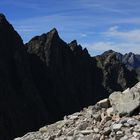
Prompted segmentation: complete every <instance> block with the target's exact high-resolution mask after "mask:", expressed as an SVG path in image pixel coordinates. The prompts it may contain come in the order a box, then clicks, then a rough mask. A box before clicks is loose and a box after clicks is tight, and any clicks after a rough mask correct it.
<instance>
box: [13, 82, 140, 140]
mask: <svg viewBox="0 0 140 140" xmlns="http://www.w3.org/2000/svg"><path fill="white" fill-rule="evenodd" d="M139 139H140V82H139V83H138V84H136V85H135V86H134V87H133V88H131V89H130V88H128V89H127V90H125V91H123V92H113V93H112V94H111V95H110V96H109V98H106V99H104V100H101V101H99V102H97V104H95V105H94V106H89V107H88V108H84V109H83V110H82V111H80V112H76V113H74V114H72V115H69V116H65V117H64V120H62V121H59V122H56V123H54V124H51V125H47V126H44V127H42V128H40V129H39V131H37V132H31V133H28V134H26V135H25V136H23V137H22V138H16V139H15V140H139Z"/></svg>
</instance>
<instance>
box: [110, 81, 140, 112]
mask: <svg viewBox="0 0 140 140" xmlns="http://www.w3.org/2000/svg"><path fill="white" fill-rule="evenodd" d="M109 100H110V103H111V105H112V107H113V109H114V111H115V112H116V113H118V114H119V115H131V114H132V113H133V112H134V111H135V110H136V109H137V108H138V107H140V82H139V83H138V84H136V85H135V86H134V87H133V88H131V89H130V90H127V91H124V92H114V93H112V94H111V95H110V96H109Z"/></svg>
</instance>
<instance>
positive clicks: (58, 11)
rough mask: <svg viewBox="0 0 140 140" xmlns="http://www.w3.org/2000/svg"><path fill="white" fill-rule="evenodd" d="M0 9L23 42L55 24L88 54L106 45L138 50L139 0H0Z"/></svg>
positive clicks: (66, 36) (67, 37)
mask: <svg viewBox="0 0 140 140" xmlns="http://www.w3.org/2000/svg"><path fill="white" fill-rule="evenodd" d="M0 12H1V13H4V14H5V16H6V17H7V19H8V20H9V22H10V23H11V24H12V25H13V26H14V28H15V30H17V31H18V33H19V34H20V35H21V37H22V38H23V41H24V42H25V43H26V42H28V41H29V40H30V39H31V38H32V37H34V36H36V35H41V34H43V33H47V32H48V31H50V30H51V29H52V28H54V27H55V28H57V30H58V32H59V35H60V37H61V38H62V39H63V40H64V41H66V42H67V43H69V42H71V41H72V40H75V39H76V40H77V41H78V43H79V44H81V45H82V46H83V48H84V47H86V48H87V49H88V50H89V53H90V54H91V55H97V54H101V53H103V52H104V51H106V50H110V49H112V50H114V51H117V52H121V53H128V52H134V53H137V54H140V1H139V0H70V1H68V0H0Z"/></svg>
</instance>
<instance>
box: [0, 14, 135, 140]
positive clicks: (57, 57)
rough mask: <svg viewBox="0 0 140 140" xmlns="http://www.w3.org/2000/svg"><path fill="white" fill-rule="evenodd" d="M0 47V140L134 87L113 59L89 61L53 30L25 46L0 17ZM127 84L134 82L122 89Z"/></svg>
mask: <svg viewBox="0 0 140 140" xmlns="http://www.w3.org/2000/svg"><path fill="white" fill-rule="evenodd" d="M0 42H1V43H0V66H1V67H0V85H1V86H0V124H1V125H0V132H1V135H0V139H2V140H9V139H12V138H14V137H18V136H21V135H23V134H25V133H27V132H29V131H34V130H37V129H38V128H40V127H41V126H44V125H45V124H47V123H51V122H54V121H57V120H59V119H62V117H63V116H64V115H66V114H70V113H73V112H75V111H79V110H80V109H82V108H83V107H85V106H88V105H91V104H95V103H96V102H97V101H98V100H100V99H102V98H105V97H107V96H108V94H110V91H113V90H120V87H121V89H124V88H126V86H129V87H130V85H131V84H135V81H133V80H132V78H131V77H129V76H131V74H130V73H129V72H128V73H126V70H124V69H125V68H124V66H123V65H122V64H120V63H119V62H118V61H116V60H115V59H114V58H113V57H110V58H108V57H105V58H104V57H103V58H102V57H101V59H100V58H99V59H98V58H92V57H90V55H89V53H88V51H87V49H82V47H81V45H78V44H77V41H75V40H74V41H72V42H71V43H69V44H67V43H65V42H64V41H63V40H62V39H61V38H60V37H59V35H58V32H57V30H56V29H52V30H51V31H50V32H49V33H47V34H43V35H41V36H36V37H34V38H33V39H31V41H29V43H27V44H26V45H24V44H23V42H22V39H21V38H20V36H19V35H18V33H17V32H16V31H15V30H14V29H13V27H12V25H10V24H9V23H8V22H7V20H6V19H5V17H4V15H0ZM112 58H113V59H112ZM119 71H121V74H119ZM112 75H114V76H115V78H112ZM126 75H127V76H126ZM133 76H134V77H133V78H134V79H135V75H133ZM116 77H119V78H116ZM114 79H115V80H114ZM129 79H131V82H132V83H131V84H129V82H128V83H127V84H125V81H130V80H129ZM112 81H113V82H112ZM114 81H115V82H114ZM116 83H117V86H116V85H115V84H116ZM118 85H119V86H118ZM122 85H123V86H122Z"/></svg>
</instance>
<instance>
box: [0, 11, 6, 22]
mask: <svg viewBox="0 0 140 140" xmlns="http://www.w3.org/2000/svg"><path fill="white" fill-rule="evenodd" d="M3 19H6V18H5V15H4V14H2V13H0V22H1V20H3Z"/></svg>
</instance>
